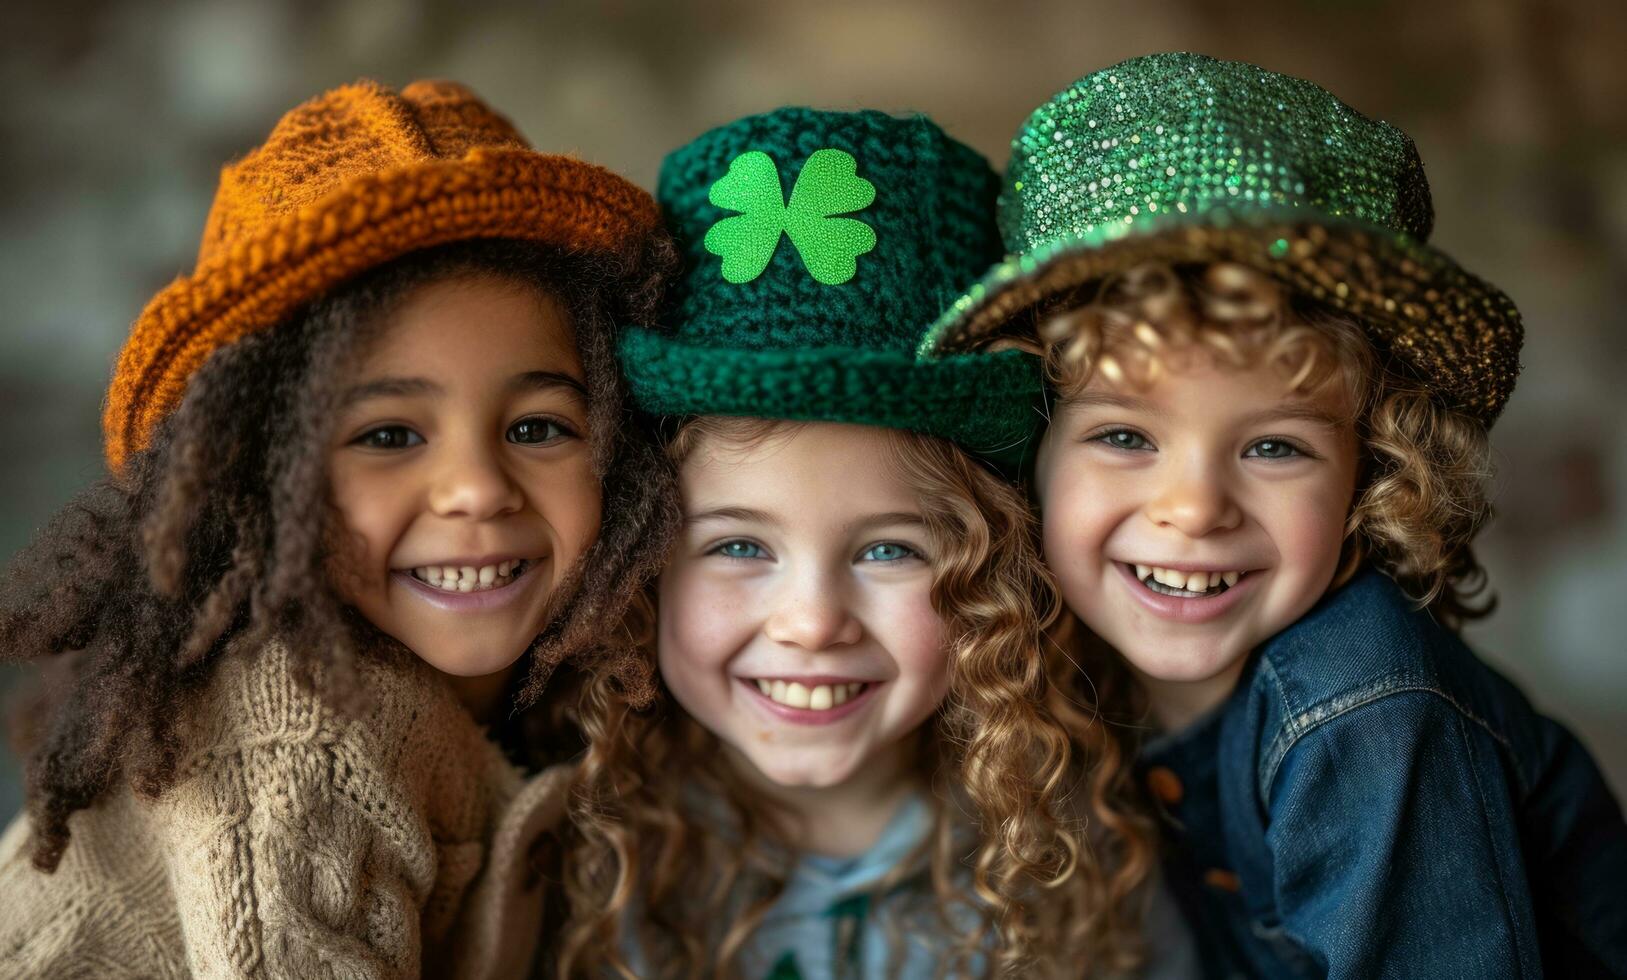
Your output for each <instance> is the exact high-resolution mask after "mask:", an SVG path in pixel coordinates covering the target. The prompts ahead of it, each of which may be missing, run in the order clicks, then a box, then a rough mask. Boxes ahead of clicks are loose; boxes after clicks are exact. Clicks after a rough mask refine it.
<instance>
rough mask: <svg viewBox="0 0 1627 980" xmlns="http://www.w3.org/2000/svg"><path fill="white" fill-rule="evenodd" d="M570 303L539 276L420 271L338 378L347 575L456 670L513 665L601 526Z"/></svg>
mask: <svg viewBox="0 0 1627 980" xmlns="http://www.w3.org/2000/svg"><path fill="white" fill-rule="evenodd" d="M582 378H583V372H582V365H581V362H580V359H579V357H578V354H577V350H576V343H575V338H574V334H573V331H572V329H571V324H570V320H569V317H568V315H567V314H566V313H565V312H564V311H563V309H562V308H561V307H560V306H559V305H558V304H557V303H555V302H554V301H553V300H552V299H550V298H549V297H546V296H544V295H542V294H540V293H539V292H538V291H537V290H536V289H535V288H532V287H528V286H523V285H519V284H514V283H510V282H506V281H503V280H499V279H494V278H483V277H467V276H466V277H459V278H453V279H445V280H440V281H437V282H433V283H430V284H428V285H425V286H421V287H419V288H417V289H416V290H414V291H413V292H412V293H410V294H409V295H408V296H407V297H406V299H405V300H404V301H403V302H402V303H401V304H400V305H398V306H397V307H396V308H395V309H394V311H393V313H392V314H391V315H390V317H389V319H388V321H387V322H386V323H385V324H384V327H383V329H382V330H381V331H380V332H379V334H378V335H377V337H376V338H375V339H373V341H372V342H371V343H370V344H369V345H368V347H367V348H366V349H365V350H364V351H363V353H362V356H361V357H360V358H359V360H358V362H357V363H356V364H355V365H354V366H353V367H352V369H351V370H350V371H349V372H347V373H346V374H344V375H343V376H342V377H341V378H340V379H339V385H338V390H339V391H340V392H341V408H340V410H339V417H338V424H337V426H336V428H335V430H334V442H333V444H332V446H331V448H330V451H329V458H328V462H329V473H330V479H331V485H332V502H333V505H334V507H335V508H336V510H337V512H338V518H339V523H340V526H341V531H342V535H341V541H340V543H339V546H338V548H337V553H336V554H335V555H334V557H333V559H332V560H331V562H330V574H332V576H333V579H334V582H335V586H336V588H337V589H338V591H339V594H340V595H341V597H342V598H344V599H345V601H347V602H349V603H351V604H352V605H354V606H355V607H356V608H357V609H358V610H360V611H361V613H362V614H363V615H364V616H366V617H367V619H368V620H369V621H370V622H371V623H372V624H373V625H374V626H376V627H378V628H379V629H380V630H382V631H383V632H385V633H387V634H389V635H390V636H392V637H394V638H395V639H397V640H399V641H401V642H402V643H403V644H405V645H406V646H407V647H409V648H410V649H411V650H412V651H413V652H414V653H416V654H418V656H420V657H422V658H423V659H424V660H426V661H428V662H429V663H430V664H431V665H433V666H434V667H436V668H437V669H439V670H441V671H444V672H445V673H447V674H452V675H455V676H458V677H484V676H488V675H492V674H496V673H498V672H501V671H504V670H505V669H506V668H508V667H510V666H511V665H512V664H513V663H514V662H515V661H516V660H517V659H519V657H520V656H521V655H522V654H523V653H524V652H525V650H526V648H527V647H528V646H529V645H530V644H531V642H532V640H534V639H535V638H536V636H537V634H538V633H539V632H540V631H541V630H542V628H543V626H544V625H545V623H546V621H547V615H548V610H549V606H550V600H551V599H552V598H553V596H554V593H555V589H556V588H557V586H558V585H559V583H560V581H561V580H562V579H563V577H564V576H565V574H566V573H567V571H568V570H569V569H570V568H571V567H572V565H574V564H575V562H576V560H577V559H578V558H580V557H581V555H582V553H583V552H584V551H585V550H586V549H587V548H588V546H589V545H590V544H591V543H592V542H593V540H594V538H595V536H596V535H597V534H598V530H599V507H600V495H599V481H598V478H597V477H596V476H595V474H594V472H593V464H592V453H591V451H590V447H589V445H588V442H587V439H586V437H585V435H586V433H587V431H588V430H587V425H588V397H587V393H586V388H585V387H584V383H583V380H582Z"/></svg>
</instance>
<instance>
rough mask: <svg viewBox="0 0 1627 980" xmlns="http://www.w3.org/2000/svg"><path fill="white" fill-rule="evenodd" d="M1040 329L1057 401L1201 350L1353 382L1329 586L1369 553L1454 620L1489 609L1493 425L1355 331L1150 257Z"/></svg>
mask: <svg viewBox="0 0 1627 980" xmlns="http://www.w3.org/2000/svg"><path fill="white" fill-rule="evenodd" d="M1036 333H1037V336H1038V338H1039V341H1040V345H1041V351H1040V352H1041V353H1043V354H1044V356H1045V362H1046V370H1047V373H1048V375H1049V377H1050V380H1051V383H1052V385H1053V386H1054V387H1055V388H1056V389H1057V391H1058V392H1059V393H1060V395H1061V396H1062V397H1063V398H1067V397H1068V396H1069V395H1071V394H1077V393H1078V392H1079V391H1081V390H1082V389H1083V388H1084V387H1085V386H1086V385H1087V384H1088V383H1089V382H1090V380H1091V378H1093V377H1094V376H1096V375H1097V374H1098V373H1100V374H1101V376H1103V377H1105V378H1107V379H1109V380H1111V381H1113V382H1115V383H1126V382H1127V383H1129V384H1131V385H1135V386H1146V385H1150V384H1152V383H1153V382H1155V381H1157V380H1158V378H1159V377H1161V376H1162V375H1163V374H1164V373H1165V372H1166V371H1168V370H1169V359H1170V356H1171V354H1172V353H1173V352H1177V351H1181V352H1185V351H1190V350H1193V349H1197V350H1201V351H1202V352H1203V353H1205V354H1207V355H1209V356H1210V357H1212V358H1214V359H1215V362H1216V363H1218V364H1223V365H1231V366H1235V367H1249V366H1255V365H1262V364H1263V365H1271V366H1274V367H1275V368H1276V369H1277V370H1278V371H1279V372H1280V373H1281V375H1282V377H1283V379H1284V381H1285V382H1286V383H1287V386H1288V388H1289V389H1290V390H1296V391H1316V390H1319V389H1320V387H1321V386H1323V385H1332V384H1343V385H1346V386H1347V388H1348V392H1349V394H1350V395H1351V398H1352V403H1353V404H1354V405H1356V406H1357V415H1356V419H1355V422H1356V434H1357V437H1358V439H1359V441H1360V453H1361V458H1360V470H1359V474H1358V483H1357V488H1356V498H1355V503H1354V505H1353V506H1352V508H1351V511H1350V516H1349V518H1348V519H1347V521H1346V525H1345V546H1344V554H1343V556H1342V557H1343V560H1342V561H1341V564H1340V571H1339V574H1338V575H1337V576H1336V577H1335V579H1334V584H1335V585H1338V584H1342V583H1343V582H1344V581H1346V580H1347V579H1348V578H1349V577H1350V576H1351V575H1352V574H1354V572H1355V571H1356V569H1357V568H1358V567H1359V565H1360V564H1361V562H1362V561H1363V560H1364V559H1366V560H1369V561H1371V562H1372V563H1373V564H1374V565H1376V566H1377V567H1378V568H1379V569H1381V570H1382V571H1384V572H1385V573H1387V574H1388V575H1389V576H1390V577H1391V578H1393V579H1395V581H1396V582H1397V583H1398V584H1400V585H1401V587H1402V588H1403V589H1404V590H1405V591H1406V592H1407V593H1408V594H1409V595H1410V596H1412V597H1413V598H1414V600H1415V601H1417V602H1418V603H1419V605H1420V606H1423V607H1427V608H1428V609H1429V610H1430V612H1431V614H1433V615H1434V616H1435V617H1436V618H1437V619H1439V620H1441V621H1442V622H1445V623H1447V624H1448V625H1451V626H1454V627H1456V626H1458V625H1461V624H1462V623H1463V621H1465V620H1467V619H1473V618H1477V617H1480V616H1484V615H1485V614H1486V613H1488V612H1490V611H1491V606H1492V604H1493V603H1492V601H1491V599H1490V598H1489V597H1485V598H1480V596H1481V593H1482V592H1484V590H1485V586H1486V577H1485V572H1484V570H1483V569H1482V568H1481V566H1480V564H1479V562H1478V561H1476V559H1475V557H1474V553H1473V550H1472V548H1471V543H1472V542H1473V540H1474V538H1475V535H1476V534H1478V533H1479V531H1480V529H1481V528H1482V527H1483V526H1484V525H1485V523H1486V521H1487V520H1488V519H1489V518H1490V516H1491V504H1490V501H1489V500H1488V498H1487V484H1488V482H1489V479H1490V474H1491V459H1490V447H1489V443H1488V439H1487V433H1486V427H1485V425H1484V424H1483V423H1481V422H1480V421H1478V420H1476V419H1474V418H1472V417H1470V416H1468V415H1466V414H1464V413H1462V412H1458V411H1454V410H1452V409H1450V408H1448V407H1446V406H1445V405H1444V404H1443V403H1441V402H1440V401H1439V400H1438V399H1435V398H1433V397H1431V395H1430V393H1429V390H1428V388H1427V386H1425V385H1424V384H1423V383H1422V382H1421V381H1420V380H1419V379H1417V378H1415V377H1410V376H1408V375H1407V374H1406V373H1404V371H1403V370H1402V369H1401V368H1400V367H1399V366H1398V365H1392V364H1391V363H1389V362H1387V361H1386V360H1385V359H1384V358H1383V357H1382V355H1381V353H1380V352H1379V351H1378V350H1377V349H1376V348H1375V347H1374V346H1373V344H1372V342H1371V341H1370V340H1369V339H1368V337H1367V334H1366V332H1365V331H1363V330H1362V328H1361V326H1360V324H1358V323H1356V322H1354V321H1352V320H1350V319H1349V318H1348V317H1345V316H1343V315H1341V314H1339V313H1337V312H1336V311H1334V310H1332V309H1330V308H1328V307H1325V306H1321V305H1319V304H1316V303H1314V302H1312V301H1311V300H1310V299H1309V298H1308V297H1304V296H1300V295H1298V294H1296V293H1293V292H1291V291H1290V290H1289V289H1287V288H1286V287H1285V286H1283V285H1281V284H1280V283H1278V282H1276V281H1275V280H1273V279H1270V278H1268V277H1266V276H1264V275H1262V274H1260V273H1259V272H1256V271H1254V270H1252V269H1249V268H1247V267H1244V266H1241V265H1235V264H1230V263H1212V264H1197V265H1181V266H1173V267H1172V266H1169V265H1164V264H1160V263H1146V264H1143V265H1139V266H1135V267H1133V268H1131V269H1129V270H1127V271H1125V272H1124V273H1121V274H1120V275H1118V276H1115V277H1112V278H1110V279H1106V280H1102V281H1099V282H1096V283H1092V284H1088V285H1087V286H1085V287H1082V288H1081V289H1080V290H1078V291H1076V292H1074V293H1072V294H1070V295H1066V296H1063V297H1060V298H1059V299H1057V300H1056V301H1054V302H1053V303H1052V304H1051V306H1050V307H1049V309H1048V310H1045V311H1041V313H1040V322H1039V327H1038V330H1037V331H1036Z"/></svg>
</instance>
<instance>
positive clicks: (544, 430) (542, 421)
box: [508, 415, 576, 446]
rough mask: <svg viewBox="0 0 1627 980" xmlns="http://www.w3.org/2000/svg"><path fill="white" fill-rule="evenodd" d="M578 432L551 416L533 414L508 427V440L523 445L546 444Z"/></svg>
mask: <svg viewBox="0 0 1627 980" xmlns="http://www.w3.org/2000/svg"><path fill="white" fill-rule="evenodd" d="M574 435H576V433H574V432H572V431H571V430H569V429H567V428H565V427H564V426H563V425H560V424H559V423H558V422H556V421H554V420H553V419H550V418H544V417H542V416H540V415H533V416H530V417H528V418H523V419H521V420H520V421H518V422H516V423H514V424H513V425H511V426H509V427H508V441H509V442H513V443H517V444H519V445H522V446H545V445H547V444H549V443H551V442H557V441H559V440H560V439H567V438H570V437H571V436H574Z"/></svg>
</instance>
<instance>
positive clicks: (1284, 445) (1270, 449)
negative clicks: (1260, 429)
mask: <svg viewBox="0 0 1627 980" xmlns="http://www.w3.org/2000/svg"><path fill="white" fill-rule="evenodd" d="M1303 455H1305V454H1304V453H1303V452H1301V451H1300V449H1299V447H1298V446H1295V445H1294V444H1293V443H1289V442H1284V441H1283V440H1281V439H1261V440H1260V441H1259V442H1257V443H1255V444H1254V445H1252V446H1250V447H1248V451H1247V452H1245V453H1244V454H1243V456H1244V457H1245V458H1247V457H1249V456H1253V457H1255V458H1256V459H1287V458H1288V457H1290V456H1303Z"/></svg>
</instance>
